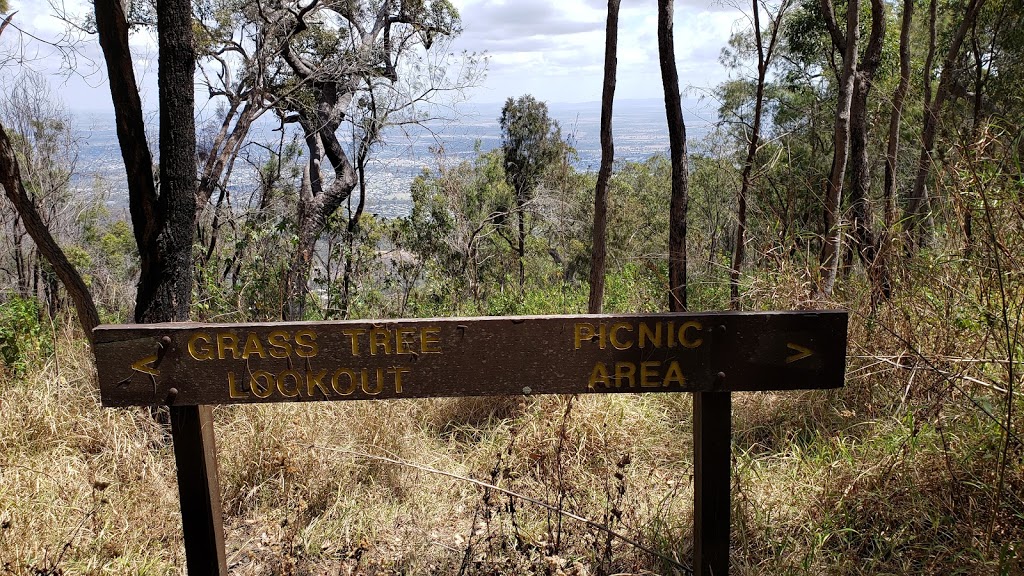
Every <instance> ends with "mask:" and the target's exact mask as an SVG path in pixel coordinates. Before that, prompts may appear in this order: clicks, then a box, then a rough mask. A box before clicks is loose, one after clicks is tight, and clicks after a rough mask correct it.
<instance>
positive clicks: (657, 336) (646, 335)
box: [640, 322, 661, 348]
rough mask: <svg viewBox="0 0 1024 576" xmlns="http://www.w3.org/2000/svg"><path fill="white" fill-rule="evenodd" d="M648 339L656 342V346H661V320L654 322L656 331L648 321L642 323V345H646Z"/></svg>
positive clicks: (653, 342)
mask: <svg viewBox="0 0 1024 576" xmlns="http://www.w3.org/2000/svg"><path fill="white" fill-rule="evenodd" d="M648 341H650V342H651V343H652V344H654V347H655V348H661V322H656V323H655V324H654V332H651V327H650V326H648V325H647V322H641V323H640V347H641V348H643V347H644V346H646V345H647V342H648Z"/></svg>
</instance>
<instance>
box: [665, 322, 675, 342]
mask: <svg viewBox="0 0 1024 576" xmlns="http://www.w3.org/2000/svg"><path fill="white" fill-rule="evenodd" d="M675 328H676V323H675V321H672V322H669V323H668V338H667V340H668V347H669V348H675V347H676V331H675Z"/></svg>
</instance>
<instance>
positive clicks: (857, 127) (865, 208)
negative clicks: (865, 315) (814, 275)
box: [826, 0, 890, 300]
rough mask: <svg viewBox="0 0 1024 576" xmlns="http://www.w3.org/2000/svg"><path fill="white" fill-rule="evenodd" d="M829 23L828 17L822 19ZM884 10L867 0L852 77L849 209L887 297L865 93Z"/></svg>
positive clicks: (860, 249)
mask: <svg viewBox="0 0 1024 576" xmlns="http://www.w3.org/2000/svg"><path fill="white" fill-rule="evenodd" d="M826 23H827V24H828V25H829V26H831V24H832V21H829V20H826ZM885 24H886V14H885V5H884V4H883V2H882V0H871V32H870V35H869V36H868V43H867V46H866V47H865V49H864V54H863V56H862V57H861V59H860V62H859V63H858V64H857V69H856V71H855V72H854V77H853V95H852V97H851V99H850V207H851V211H852V213H853V239H854V241H855V242H856V246H857V253H858V254H859V255H860V258H861V261H862V262H863V263H864V266H865V268H867V270H868V276H869V277H870V278H871V279H872V283H871V285H872V290H873V291H874V292H875V294H876V300H877V299H878V296H877V295H881V294H884V295H886V296H885V297H888V296H887V295H888V294H889V291H890V290H889V280H888V272H887V270H886V269H885V268H884V266H880V265H882V264H884V261H882V262H876V256H877V254H878V244H877V240H876V237H875V233H874V215H873V213H872V210H871V198H870V194H871V161H870V158H869V150H868V146H869V145H868V127H869V124H868V94H869V93H870V92H871V87H872V85H873V82H874V79H875V73H876V72H877V71H878V66H879V64H881V62H882V41H883V40H884V37H885Z"/></svg>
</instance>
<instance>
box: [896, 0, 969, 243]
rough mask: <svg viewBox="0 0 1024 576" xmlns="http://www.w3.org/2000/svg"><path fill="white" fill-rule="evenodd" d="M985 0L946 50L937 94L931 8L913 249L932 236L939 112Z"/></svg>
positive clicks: (913, 198) (912, 211)
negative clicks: (930, 183) (930, 182)
mask: <svg viewBox="0 0 1024 576" xmlns="http://www.w3.org/2000/svg"><path fill="white" fill-rule="evenodd" d="M984 4H985V0H970V1H969V2H968V3H967V7H966V9H965V10H964V17H963V19H962V20H960V25H959V26H957V28H956V30H954V31H953V36H952V38H951V39H950V42H949V46H948V47H947V48H946V54H945V57H944V58H943V60H942V69H941V71H940V72H939V85H938V87H937V88H936V89H935V93H934V95H933V94H932V89H931V75H932V73H933V72H932V69H931V66H930V64H931V60H932V55H933V53H934V50H935V38H936V34H937V31H936V20H937V18H936V1H935V0H932V2H931V4H930V8H929V21H928V29H929V48H928V58H927V64H926V66H925V71H924V73H925V91H924V99H925V100H924V109H925V112H924V127H923V128H922V130H921V152H920V155H919V157H918V161H917V174H916V175H915V176H914V187H913V189H912V190H911V191H910V195H909V197H908V199H907V200H908V202H907V210H906V214H905V219H906V220H907V223H908V238H907V242H908V245H909V247H910V249H911V250H914V249H917V248H919V247H922V246H924V245H926V244H927V240H928V236H929V235H930V234H931V229H930V228H931V226H930V225H928V224H927V223H926V220H928V215H929V213H930V212H931V200H930V198H929V195H928V190H927V188H926V184H927V179H928V175H929V173H930V172H931V168H932V162H933V161H934V160H933V157H932V155H933V153H934V151H935V138H936V136H937V133H938V126H939V113H940V112H941V111H942V105H943V104H944V103H945V101H946V98H947V97H949V94H950V89H951V88H952V86H953V77H954V70H955V66H956V64H957V56H958V55H959V54H960V48H961V46H962V45H963V42H964V38H965V37H966V36H967V32H968V31H969V30H970V29H971V28H972V27H973V26H974V24H975V22H976V20H977V17H978V12H979V11H980V10H981V8H982V6H984Z"/></svg>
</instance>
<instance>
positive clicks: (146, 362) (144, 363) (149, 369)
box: [132, 354, 160, 376]
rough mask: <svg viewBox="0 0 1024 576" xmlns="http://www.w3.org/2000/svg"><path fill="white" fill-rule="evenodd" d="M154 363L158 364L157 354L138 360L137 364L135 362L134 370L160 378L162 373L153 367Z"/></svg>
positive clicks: (133, 364)
mask: <svg viewBox="0 0 1024 576" xmlns="http://www.w3.org/2000/svg"><path fill="white" fill-rule="evenodd" d="M154 362H156V354H153V355H152V356H146V357H145V358H143V359H141V360H136V361H135V362H133V363H132V370H135V371H136V372H142V373H144V374H149V375H150V376H159V375H160V371H159V370H157V369H156V367H155V366H152V365H151V364H153V363H154Z"/></svg>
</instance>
